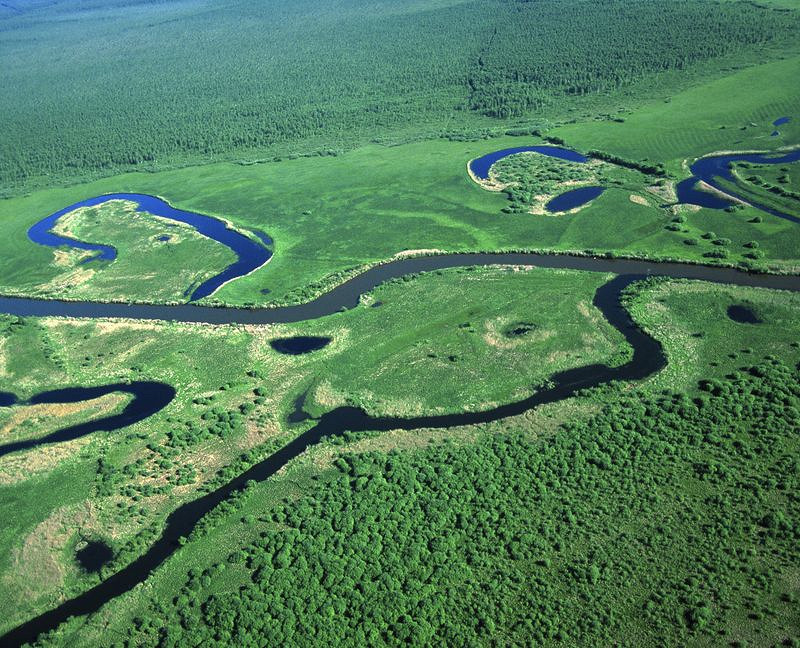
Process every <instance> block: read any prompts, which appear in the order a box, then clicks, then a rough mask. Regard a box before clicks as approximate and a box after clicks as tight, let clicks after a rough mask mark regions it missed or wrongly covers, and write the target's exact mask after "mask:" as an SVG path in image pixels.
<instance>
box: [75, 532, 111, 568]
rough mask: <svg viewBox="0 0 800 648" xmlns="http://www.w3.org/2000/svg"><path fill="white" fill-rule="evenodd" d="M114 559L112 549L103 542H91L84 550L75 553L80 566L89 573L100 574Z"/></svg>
mask: <svg viewBox="0 0 800 648" xmlns="http://www.w3.org/2000/svg"><path fill="white" fill-rule="evenodd" d="M113 557H114V552H113V551H111V547H109V546H108V545H107V544H106V543H105V542H102V541H101V540H90V541H88V542H87V543H86V546H85V547H84V548H83V549H79V550H78V551H76V552H75V559H76V560H77V561H78V564H79V565H80V566H81V567H82V568H83V569H84V570H85V571H87V572H89V573H95V572H99V571H100V569H101V568H102V567H103V565H106V564H108V563H109V562H111V559H112V558H113Z"/></svg>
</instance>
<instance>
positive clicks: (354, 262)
mask: <svg viewBox="0 0 800 648" xmlns="http://www.w3.org/2000/svg"><path fill="white" fill-rule="evenodd" d="M796 64H797V59H787V60H786V61H781V62H779V63H769V64H766V65H763V66H758V67H757V68H749V69H747V70H745V71H742V72H737V73H735V74H734V75H732V77H731V76H728V77H725V79H724V80H723V81H713V82H710V83H707V84H705V85H703V86H701V87H700V88H695V89H692V90H687V91H685V92H682V93H680V94H678V95H676V96H675V97H674V98H673V99H672V101H670V102H669V103H665V104H663V106H660V107H659V108H658V110H659V111H660V112H658V114H657V115H658V116H657V117H653V116H652V112H651V108H652V106H651V107H646V108H642V109H640V110H639V111H636V112H634V113H633V114H632V115H631V116H629V117H628V118H626V121H625V122H624V123H622V124H618V123H611V124H609V123H607V122H597V123H595V122H587V123H585V124H582V125H580V126H579V125H575V126H572V127H568V128H565V129H559V130H558V131H556V132H558V134H559V136H561V137H563V138H564V139H565V141H566V144H567V145H568V146H573V147H575V148H576V149H578V150H581V151H583V152H588V151H589V150H595V149H599V150H603V151H605V152H608V153H610V154H613V155H619V156H621V157H626V158H630V159H634V160H643V159H645V158H646V159H647V160H648V161H649V162H650V163H653V164H664V165H665V166H666V168H667V169H668V170H669V176H668V177H667V178H666V179H664V181H663V182H660V183H656V184H653V182H650V181H649V179H648V178H644V177H643V178H642V179H643V180H644V182H643V183H642V184H643V186H639V187H637V186H636V183H632V181H631V176H633V179H636V176H637V175H641V174H634V173H633V172H630V173H628V172H626V173H625V174H624V175H625V176H626V178H617V176H618V175H619V173H614V174H611V177H610V178H609V184H610V188H609V190H607V191H606V192H605V193H604V194H603V195H602V196H600V197H599V198H598V199H596V200H595V201H593V202H592V203H591V204H590V205H588V206H586V207H585V208H582V209H580V210H578V211H577V212H576V213H572V214H562V215H541V214H529V213H524V212H523V213H505V212H504V209H505V208H506V207H508V206H509V204H510V203H509V200H508V197H507V196H506V195H505V194H504V193H499V192H492V191H487V190H485V189H484V188H482V187H480V186H478V185H477V184H476V183H475V182H473V181H472V179H471V178H470V177H469V175H468V174H467V172H466V165H467V163H468V162H469V160H471V159H473V158H475V157H478V156H480V155H483V154H485V153H488V152H491V151H493V150H497V149H501V148H506V147H511V146H519V145H525V144H536V143H540V142H541V141H540V140H537V138H535V137H533V136H528V137H510V136H498V137H492V138H489V139H481V140H478V141H469V142H462V141H447V140H442V139H435V140H429V141H423V142H414V143H408V144H403V145H398V146H382V145H378V144H372V145H369V146H364V147H361V148H358V149H356V150H353V151H349V152H347V153H344V154H342V155H339V156H334V157H309V158H298V159H294V160H282V161H280V162H266V163H263V164H254V165H239V164H231V163H223V164H209V165H205V166H202V167H192V168H186V169H178V170H173V171H165V172H159V173H134V174H126V175H122V176H115V177H112V178H106V179H103V180H98V181H94V182H91V183H87V184H82V185H76V186H72V187H62V188H54V189H47V190H41V191H35V192H33V193H32V194H30V195H28V196H25V197H19V198H11V199H7V200H4V201H2V202H0V218H2V219H3V222H4V224H5V225H6V228H7V232H8V236H7V237H4V239H3V241H2V242H0V249H1V250H2V252H3V254H2V257H1V259H2V260H0V268H2V270H3V274H2V285H0V291H2V292H6V293H19V292H21V291H22V290H23V289H25V288H26V287H28V286H30V285H31V284H32V283H35V284H43V283H46V282H47V281H49V280H50V279H52V277H53V275H54V273H55V270H54V268H53V267H52V263H53V252H52V250H50V249H45V248H41V247H39V246H36V245H34V244H32V243H31V242H30V241H28V240H27V238H26V236H25V232H26V231H27V228H28V227H30V225H32V224H33V223H34V222H36V221H37V220H39V219H41V218H43V217H44V216H46V215H48V214H50V213H52V212H53V211H55V210H57V209H59V208H62V207H63V206H64V205H66V204H70V203H71V202H75V201H77V200H80V199H83V198H87V197H91V196H95V195H99V194H101V193H105V192H111V191H127V192H138V193H150V194H154V195H158V196H161V197H164V198H166V199H167V200H169V201H170V203H171V204H173V205H175V206H177V207H180V208H184V209H189V210H194V211H198V212H201V213H204V214H209V215H212V216H217V217H221V218H226V219H229V220H230V221H231V222H232V223H234V224H235V225H237V226H241V227H244V228H259V229H262V230H264V231H266V232H267V233H268V234H269V235H270V236H271V237H272V238H273V239H274V241H275V256H274V258H273V259H272V260H271V261H270V263H269V264H268V265H266V266H265V267H264V268H262V269H260V270H258V271H256V272H254V273H253V274H251V275H249V276H247V277H244V278H242V279H239V280H237V281H235V282H232V283H230V284H228V285H226V286H224V287H223V288H222V289H221V290H220V291H218V293H217V294H215V295H213V296H212V297H211V298H210V301H212V302H224V303H230V304H264V303H270V302H271V303H287V302H297V301H305V300H307V299H308V298H310V297H311V296H313V295H315V294H318V293H319V292H320V291H321V290H322V289H323V288H324V287H326V286H330V285H331V284H333V283H336V282H337V281H340V280H341V278H342V277H343V276H346V275H347V274H348V273H349V272H352V271H354V269H357V268H363V267H365V266H367V265H369V264H373V263H376V262H379V261H383V260H386V259H390V258H391V257H393V256H394V255H395V254H397V253H399V252H403V251H406V250H441V251H448V252H455V251H483V250H519V249H526V250H552V251H579V252H583V251H587V250H588V251H590V252H595V253H613V254H621V255H627V256H639V257H651V258H673V259H681V260H687V261H701V262H704V263H725V264H737V263H747V264H749V265H751V266H754V267H756V268H759V269H764V270H770V269H774V270H777V271H786V270H789V271H791V270H792V269H793V268H794V267H796V265H797V249H798V243H799V242H800V241H799V240H798V233H797V232H798V230H797V228H796V227H794V226H793V224H792V223H788V222H785V221H783V220H781V219H778V218H774V217H772V216H769V215H763V218H762V219H761V222H758V223H754V222H752V220H753V218H754V217H755V216H759V215H761V213H760V212H756V211H755V210H751V209H749V208H748V209H745V210H743V211H740V212H737V213H735V214H729V213H726V212H724V211H717V210H709V209H701V210H694V209H691V208H682V209H681V210H679V211H680V214H681V215H682V216H681V218H683V219H685V220H684V222H683V223H679V225H680V226H678V227H677V228H676V226H675V223H674V219H675V218H676V210H675V209H668V208H666V207H665V205H669V204H670V203H671V202H672V200H674V194H672V193H671V187H672V186H674V183H675V182H677V181H678V180H680V179H682V178H683V177H685V176H686V175H687V171H686V168H687V167H686V165H687V162H689V161H691V159H693V158H694V157H697V156H699V155H703V154H706V153H709V152H712V151H713V150H719V149H751V148H767V147H770V146H772V147H779V146H780V145H781V144H782V142H781V141H776V139H777V138H770V137H769V133H768V132H766V131H769V130H770V128H771V127H769V128H768V127H767V125H766V123H764V122H765V121H766V118H765V115H767V114H769V115H779V114H781V113H783V112H790V108H789V107H788V105H789V104H786V103H775V104H770V103H769V97H770V96H771V94H770V93H772V92H775V93H777V90H774V88H776V87H777V86H780V87H782V88H786V87H794V86H792V84H791V83H790V81H789V79H791V78H794V74H795V73H796V71H797V65H796ZM733 77H741V78H738V80H736V79H735V78H733ZM745 82H746V83H747V84H749V85H746V84H745ZM743 87H747V88H748V90H747V92H746V93H745V92H743V91H741V90H738V91H737V88H739V89H741V88H743ZM726 89H727V90H730V91H731V92H734V93H736V92H738V93H739V94H741V95H742V96H743V98H742V101H741V102H740V101H739V94H734V95H733V96H726ZM745 94H746V97H744V95H745ZM781 96H785V93H784V95H781ZM708 97H711V100H709V99H708ZM715 97H716V98H717V99H715ZM755 97H758V98H759V101H761V100H763V101H762V102H761V103H760V104H759V106H760V107H758V108H756V107H755V102H756V99H755ZM701 98H702V99H703V101H702V103H701V102H700V99H701ZM786 101H790V100H786ZM740 103H741V105H742V106H741V107H738V108H736V113H735V114H736V115H737V117H736V119H738V120H739V121H741V122H747V123H749V120H750V119H751V118H753V119H755V118H756V117H754V116H753V115H754V114H755V113H753V115H751V114H750V113H748V110H749V108H748V106H753V108H752V109H753V110H763V112H762V113H759V114H760V115H761V117H758V119H759V122H761V123H762V126H763V128H762V129H761V130H763V131H764V133H761V134H758V135H756V131H757V130H758V129H756V128H755V127H748V130H746V131H739V130H736V129H732V128H726V129H721V128H719V126H721V125H725V124H726V123H730V124H732V123H733V121H734V120H733V117H732V114H733V113H732V112H731V111H733V110H734V108H733V106H739V104H740ZM764 106H766V107H764ZM692 115H696V116H697V119H694V118H693V117H692ZM650 119H653V120H654V121H653V123H656V122H657V123H664V124H667V125H669V124H670V123H671V122H670V120H681V123H682V124H683V131H682V132H685V133H686V134H687V135H686V138H684V137H683V136H678V135H675V136H674V137H670V138H669V141H667V140H664V141H661V140H659V139H658V138H654V137H650V136H648V135H646V134H645V133H644V131H645V130H647V128H645V127H644V124H646V123H649V122H648V120H650ZM637 120H641V122H642V126H641V127H640V126H639V125H638V121H637ZM770 121H771V120H770ZM797 124H800V120H794V121H793V122H790V123H789V124H787V125H786V126H784V132H785V136H784V137H785V138H789V137H790V136H791V134H792V132H793V131H792V130H791V129H792V128H797ZM787 126H788V127H789V128H787ZM617 130H618V131H619V133H622V134H623V135H622V136H618V133H617ZM670 132H671V133H677V132H678V131H677V129H674V128H673V129H672V130H671V131H670ZM750 132H752V136H748V135H747V133H750ZM759 132H761V131H759ZM626 138H628V139H626ZM743 138H744V139H743ZM620 173H621V172H620ZM615 179H616V180H617V181H618V182H622V186H619V185H618V184H615V183H614V182H613V181H614V180H615ZM505 211H509V210H507V209H506V210H505ZM511 211H512V212H513V211H514V210H511ZM97 227H98V228H100V229H99V230H98V231H97V236H98V237H100V238H101V239H102V240H103V241H107V242H108V243H109V244H114V239H115V237H116V236H118V233H117V232H116V231H111V230H110V229H109V230H108V231H107V232H103V231H102V228H103V225H102V224H101V223H98V225H97ZM708 232H712V233H714V234H716V235H717V236H716V238H724V239H729V240H730V241H731V242H732V243H731V245H730V248H729V250H727V251H726V257H725V258H721V259H717V258H714V256H713V255H709V254H708V253H709V252H714V250H715V248H713V247H710V246H709V245H706V244H705V243H704V239H702V235H703V234H705V233H708ZM124 238H125V237H124V236H123V239H124ZM687 240H690V242H689V243H687ZM752 240H757V241H758V243H759V246H760V248H759V249H760V255H759V256H760V258H758V259H751V258H749V257H748V256H747V254H748V249H747V248H743V247H742V246H743V245H744V244H745V243H747V242H750V241H752ZM694 243H698V244H697V245H695V244H694ZM132 253H133V254H136V251H135V250H134V251H132ZM112 265H113V264H112ZM187 271H188V270H187ZM192 271H193V272H197V273H199V272H201V271H202V269H201V268H193V269H192ZM102 272H106V270H102V271H99V272H98V274H100V273H102ZM164 274H165V276H169V275H170V274H171V272H170V271H169V270H168V268H165V272H164ZM172 280H174V278H170V281H172ZM96 283H98V289H97V290H94V293H93V297H94V298H97V299H115V298H118V297H119V296H120V295H119V294H117V292H116V291H115V289H114V288H113V287H111V286H109V287H108V288H103V289H102V290H100V289H99V288H100V286H101V285H102V281H98V282H96ZM108 283H110V282H108ZM90 285H92V284H91V282H87V287H86V288H84V290H89V289H90V288H89V287H88V286H90ZM263 289H268V290H269V291H270V293H269V294H268V295H266V296H265V295H263V294H262V293H261V291H262V290H263ZM120 292H124V289H120ZM128 294H135V291H131V292H129V293H128ZM147 299H155V297H147Z"/></svg>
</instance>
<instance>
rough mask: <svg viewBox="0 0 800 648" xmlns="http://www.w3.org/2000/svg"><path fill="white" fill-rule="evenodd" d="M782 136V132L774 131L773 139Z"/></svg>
mask: <svg viewBox="0 0 800 648" xmlns="http://www.w3.org/2000/svg"><path fill="white" fill-rule="evenodd" d="M780 134H781V133H780V131H772V137H778V135H780Z"/></svg>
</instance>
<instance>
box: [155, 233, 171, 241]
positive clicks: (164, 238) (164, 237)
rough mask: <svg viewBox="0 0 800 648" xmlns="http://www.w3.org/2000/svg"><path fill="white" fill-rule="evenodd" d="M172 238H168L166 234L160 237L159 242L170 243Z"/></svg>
mask: <svg viewBox="0 0 800 648" xmlns="http://www.w3.org/2000/svg"><path fill="white" fill-rule="evenodd" d="M171 238H172V237H171V236H168V235H167V234H164V235H163V236H159V237H158V240H159V241H169V240H170V239H171Z"/></svg>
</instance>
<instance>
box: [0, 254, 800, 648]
mask: <svg viewBox="0 0 800 648" xmlns="http://www.w3.org/2000/svg"><path fill="white" fill-rule="evenodd" d="M498 264H501V265H503V264H504V265H508V264H512V265H535V266H540V267H547V268H573V269H576V270H588V271H594V272H603V273H614V274H616V275H617V276H616V277H615V278H613V279H612V280H610V281H609V282H607V283H606V284H604V285H602V286H601V287H600V288H598V290H597V291H596V293H595V295H594V300H593V303H594V305H595V306H596V307H597V308H598V309H599V310H600V312H601V313H602V314H603V316H604V317H605V318H606V320H607V321H608V322H609V323H610V324H611V325H612V326H613V327H615V328H616V329H617V330H618V331H619V332H620V333H621V334H622V335H623V336H624V338H625V340H626V341H627V343H628V344H629V345H630V346H631V347H632V348H633V357H632V358H631V360H630V361H629V362H628V363H626V364H625V365H622V366H620V367H608V366H606V365H603V364H592V365H587V366H584V367H579V368H576V369H570V370H568V371H563V372H559V373H556V374H554V375H553V376H551V377H550V384H551V385H552V386H551V387H549V388H547V389H543V390H540V391H538V392H536V393H534V394H531V395H530V396H528V397H527V398H524V399H522V400H519V401H516V402H513V403H508V404H506V405H501V406H499V407H495V408H492V409H489V410H484V411H480V412H462V413H457V414H445V415H437V416H418V417H412V418H400V417H382V416H377V417H375V416H370V415H369V414H367V413H366V412H365V411H364V410H362V409H359V408H354V407H339V408H336V409H334V410H332V411H330V412H328V413H326V414H324V415H323V416H322V417H320V418H319V419H316V423H315V424H314V426H313V427H312V428H311V429H309V430H308V431H306V432H304V433H303V434H301V435H300V436H298V437H297V438H295V439H294V440H292V441H291V442H289V443H288V444H287V445H286V446H284V447H283V448H281V449H280V450H278V451H277V452H275V453H274V454H272V455H270V456H269V457H267V458H266V459H264V460H263V461H260V462H259V463H257V464H255V465H254V466H252V467H251V468H250V469H248V470H247V471H245V472H243V473H242V474H240V475H239V476H238V477H235V478H234V479H232V480H231V481H229V482H228V483H227V484H225V485H224V486H222V487H220V488H218V489H217V490H215V491H213V492H211V493H208V494H205V495H202V496H200V497H198V498H197V499H195V500H193V501H191V502H187V503H186V504H183V505H181V506H180V507H178V508H177V509H176V510H175V511H174V512H173V513H171V514H170V515H169V516H168V517H167V519H166V523H165V525H164V529H163V531H162V533H161V536H160V537H159V538H158V539H157V540H156V541H155V542H154V543H153V545H151V547H150V548H149V549H148V550H147V551H146V552H145V553H144V554H143V555H142V556H140V557H139V558H137V559H136V560H134V561H133V562H132V563H130V564H128V565H127V566H126V567H124V568H122V569H120V570H119V571H118V572H116V573H115V574H113V575H111V576H110V577H108V578H107V579H106V580H104V581H102V582H101V583H99V584H98V585H95V586H94V587H92V588H90V589H89V590H87V591H86V592H84V593H83V594H80V595H78V596H76V597H74V598H72V599H69V600H68V601H65V602H64V603H62V604H61V605H59V606H58V607H56V608H54V609H52V610H50V611H48V612H45V613H44V614H42V615H40V616H38V617H35V618H33V619H31V620H30V621H28V622H26V623H24V624H22V625H21V626H18V627H17V628H15V629H13V630H11V631H10V632H8V633H7V634H6V635H4V636H3V637H0V644H2V645H4V646H6V645H7V646H16V645H20V644H22V643H26V642H31V641H34V640H35V639H36V637H37V636H38V635H39V634H41V633H43V632H47V631H49V630H52V629H54V628H56V627H57V626H58V625H59V624H61V623H63V622H64V621H66V620H67V619H68V618H70V617H72V616H81V615H86V614H90V613H92V612H95V611H97V610H98V609H100V608H101V607H102V606H103V605H104V604H105V603H107V602H108V601H110V600H111V599H113V598H115V597H117V596H120V595H121V594H124V593H125V592H128V591H130V590H131V589H132V588H133V587H134V586H136V585H138V584H139V583H142V582H144V581H145V580H146V579H147V578H148V577H149V575H150V574H151V573H152V572H153V570H154V569H156V568H157V567H158V566H159V565H161V564H162V563H163V562H164V561H165V560H166V559H167V558H168V557H169V556H171V555H172V554H173V553H174V552H175V551H176V550H177V549H178V548H179V547H180V543H179V541H180V538H181V537H186V536H188V535H189V534H190V533H191V532H192V530H193V529H194V528H195V526H196V525H197V523H198V522H199V521H200V520H201V518H202V517H203V516H204V515H205V514H206V513H208V512H209V511H211V510H213V509H214V508H215V507H216V506H217V505H219V504H220V503H221V502H223V501H225V500H226V499H228V498H229V497H230V496H231V495H233V494H234V493H236V492H238V491H241V490H242V489H244V488H245V486H246V485H247V484H248V482H251V481H254V482H261V481H264V480H266V479H268V478H269V477H271V476H272V475H274V474H275V473H276V472H277V471H278V470H280V469H281V468H282V467H283V466H285V465H286V464H287V463H288V462H289V461H291V460H292V459H293V458H295V457H297V456H298V455H300V454H301V453H303V452H304V451H305V450H306V449H308V448H309V447H311V446H313V445H315V444H317V443H319V442H320V440H322V439H323V438H325V437H333V436H337V435H341V434H343V433H344V432H362V431H388V430H398V429H399V430H409V431H410V430H419V429H430V428H449V427H453V426H459V425H474V424H478V423H489V422H492V421H497V420H500V419H503V418H506V417H509V416H516V415H519V414H522V413H524V412H526V411H528V410H530V409H533V408H535V407H537V406H539V405H542V404H544V403H553V402H557V401H560V400H563V399H565V398H569V397H571V396H573V395H574V394H575V393H576V392H577V391H579V390H582V389H588V388H592V387H597V386H599V385H603V384H605V383H608V382H610V381H615V380H624V381H628V380H640V379H643V378H646V377H648V376H651V375H653V374H654V373H656V372H657V371H659V370H660V369H662V368H663V367H664V366H665V365H666V358H665V356H664V352H663V350H662V347H661V344H660V343H659V342H658V341H657V340H655V339H654V338H652V337H650V336H649V335H648V334H647V333H645V332H644V331H642V330H641V329H640V328H638V327H637V326H636V324H635V323H634V321H633V320H632V319H631V317H630V315H629V314H628V312H627V311H626V310H625V309H624V308H623V307H622V306H621V305H620V295H621V292H622V291H623V290H624V289H625V288H626V287H627V286H629V285H630V284H631V283H633V282H635V281H637V280H639V279H642V278H645V277H647V276H649V275H667V276H671V277H678V278H689V279H704V280H707V281H713V282H718V283H728V284H736V285H742V286H758V287H763V288H780V289H785V290H792V291H800V277H791V276H775V275H758V274H748V273H745V272H741V271H738V270H734V269H729V268H719V267H709V266H693V265H682V264H675V263H651V262H645V261H631V260H622V259H619V260H611V259H594V258H587V257H570V256H547V255H540V254H523V253H518V254H456V255H449V256H433V257H416V258H410V259H400V260H397V261H393V262H391V263H387V264H385V265H382V266H378V267H376V268H372V269H371V270H368V271H367V272H364V273H363V274H361V275H359V276H358V277H355V278H353V279H351V280H350V281H348V282H346V283H345V284H343V285H340V286H338V287H337V288H334V289H333V290H331V291H330V292H329V293H327V294H325V295H323V296H321V297H319V298H317V299H315V300H314V301H313V302H309V303H308V304H303V305H300V306H288V307H285V308H279V309H273V310H250V311H248V310H241V309H234V308H217V309H215V308H203V307H199V306H191V305H184V306H143V305H121V304H85V303H77V302H55V301H51V302H48V301H44V300H31V299H8V298H6V299H3V300H0V311H1V312H6V313H13V314H16V315H43V314H44V315H69V316H78V317H81V316H82V317H110V316H111V317H113V316H117V317H120V316H121V317H139V318H143V319H177V320H182V321H189V322H194V321H211V322H214V323H226V322H228V323H229V322H247V323H267V322H296V321H300V320H304V319H311V318H315V317H322V316H325V315H330V314H333V313H335V312H337V311H339V310H340V309H341V308H350V307H353V306H355V305H356V304H357V303H358V301H359V296H360V295H361V294H362V293H363V292H365V291H367V290H369V289H371V288H374V287H375V286H376V285H378V284H380V283H382V282H383V281H386V280H387V279H390V278H393V277H398V276H402V275H405V274H408V273H411V272H421V271H426V270H435V269H440V268H453V267H458V266H480V265H483V266H486V265H498ZM2 396H3V394H0V397H2ZM6 396H7V395H6Z"/></svg>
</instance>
